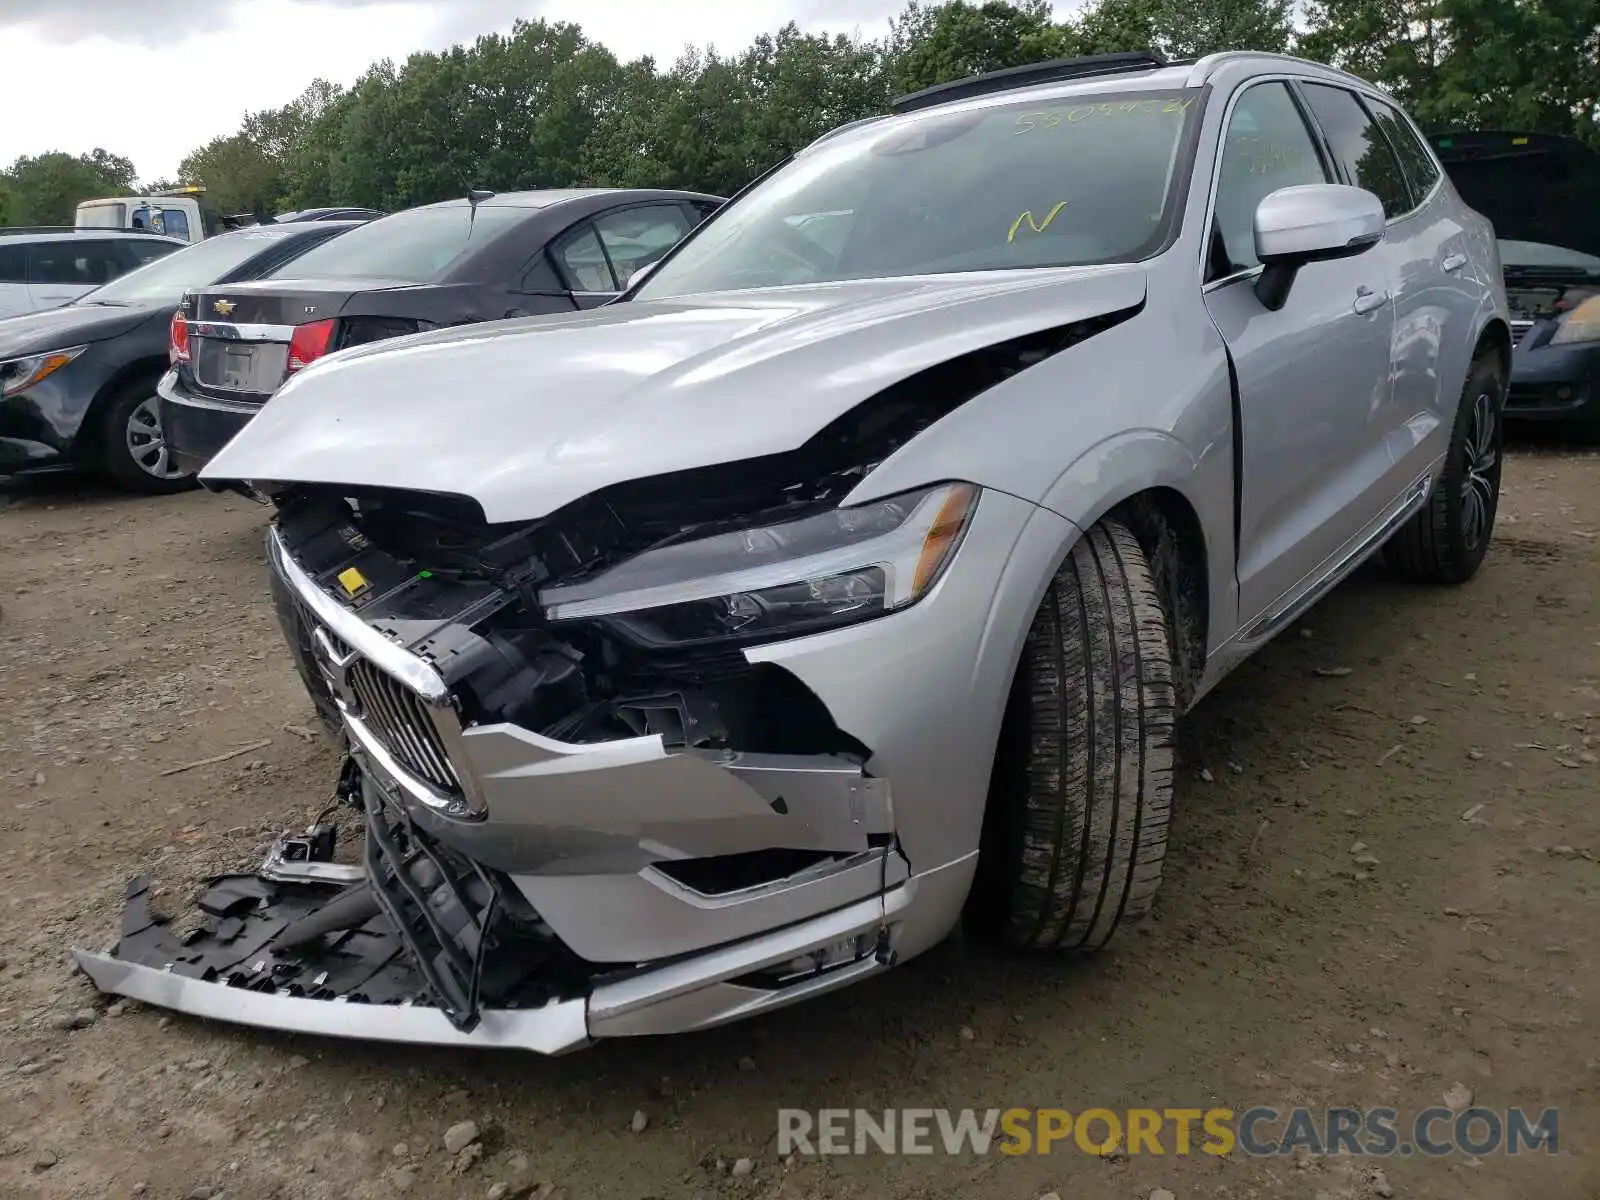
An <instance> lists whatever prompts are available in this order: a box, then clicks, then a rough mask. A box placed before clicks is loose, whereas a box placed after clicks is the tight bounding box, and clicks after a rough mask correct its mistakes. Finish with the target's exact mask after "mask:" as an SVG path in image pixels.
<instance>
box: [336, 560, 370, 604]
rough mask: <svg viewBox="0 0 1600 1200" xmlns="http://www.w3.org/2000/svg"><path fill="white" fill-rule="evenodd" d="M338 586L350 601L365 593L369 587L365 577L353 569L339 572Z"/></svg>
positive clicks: (347, 568) (349, 568)
mask: <svg viewBox="0 0 1600 1200" xmlns="http://www.w3.org/2000/svg"><path fill="white" fill-rule="evenodd" d="M339 584H340V586H341V587H343V588H344V590H345V594H346V595H348V596H349V597H350V598H351V599H352V600H354V599H355V598H356V597H357V596H359V595H360V594H361V593H362V592H364V591H366V590H367V587H368V586H369V585H368V583H367V577H366V576H365V575H363V574H362V573H361V572H360V571H358V570H356V569H355V568H354V567H346V568H345V569H344V570H342V571H340V572H339Z"/></svg>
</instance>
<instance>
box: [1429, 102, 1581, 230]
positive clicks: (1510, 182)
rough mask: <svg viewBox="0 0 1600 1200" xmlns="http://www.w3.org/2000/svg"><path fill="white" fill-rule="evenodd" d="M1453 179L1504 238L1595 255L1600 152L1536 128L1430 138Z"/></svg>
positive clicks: (1456, 185) (1469, 202)
mask: <svg viewBox="0 0 1600 1200" xmlns="http://www.w3.org/2000/svg"><path fill="white" fill-rule="evenodd" d="M1432 140H1433V145H1434V149H1435V150H1436V151H1437V152H1438V154H1439V161H1440V162H1442V163H1443V164H1444V169H1445V171H1446V172H1447V173H1448V174H1449V176H1450V182H1451V183H1453V184H1454V185H1455V189H1456V191H1457V192H1458V193H1460V195H1461V198H1462V199H1463V200H1465V201H1466V202H1467V204H1468V205H1469V206H1470V207H1472V208H1474V209H1476V210H1477V211H1478V212H1480V213H1482V214H1483V215H1484V216H1486V217H1488V218H1489V220H1490V221H1491V222H1492V223H1493V224H1494V232H1495V236H1496V237H1498V238H1501V239H1503V240H1509V241H1519V242H1541V243H1544V244H1546V245H1550V246H1564V247H1566V248H1567V249H1569V250H1576V251H1578V252H1579V253H1582V254H1590V255H1600V219H1597V217H1596V214H1597V213H1600V154H1597V153H1596V152H1595V151H1594V150H1592V149H1590V148H1589V147H1588V146H1586V145H1584V144H1583V143H1582V142H1580V141H1578V140H1577V139H1575V138H1568V137H1557V136H1554V135H1552V134H1539V133H1515V132H1511V133H1506V132H1482V133H1447V134H1438V135H1435V136H1434V137H1433V139H1432Z"/></svg>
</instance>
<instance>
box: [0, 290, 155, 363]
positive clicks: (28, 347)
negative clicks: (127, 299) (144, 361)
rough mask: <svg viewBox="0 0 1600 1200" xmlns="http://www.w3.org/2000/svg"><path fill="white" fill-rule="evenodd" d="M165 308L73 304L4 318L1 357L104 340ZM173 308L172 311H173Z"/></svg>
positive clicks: (1, 331) (136, 324) (37, 352)
mask: <svg viewBox="0 0 1600 1200" xmlns="http://www.w3.org/2000/svg"><path fill="white" fill-rule="evenodd" d="M160 311H162V310H161V309H160V308H158V307H153V306H150V305H143V304H141V305H135V306H128V307H122V306H118V307H111V306H109V305H95V304H69V305H67V306H66V307H65V308H49V309H45V310H44V311H43V312H36V313H27V314H25V315H23V316H20V317H9V318H7V319H6V320H4V321H0V359H6V358H17V357H19V356H21V355H24V354H42V353H44V352H45V351H46V350H61V349H65V348H66V347H68V346H81V345H83V344H84V343H85V342H103V341H105V339H106V338H113V337H116V336H118V335H119V334H123V333H127V332H128V330H130V329H133V328H134V327H136V326H138V325H142V324H144V322H146V321H148V320H149V319H150V318H151V317H152V316H153V315H155V314H156V313H158V312H160ZM169 311H170V310H169Z"/></svg>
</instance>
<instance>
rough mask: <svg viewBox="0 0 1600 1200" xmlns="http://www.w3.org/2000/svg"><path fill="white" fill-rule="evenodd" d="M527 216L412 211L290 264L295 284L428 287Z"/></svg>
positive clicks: (518, 211)
mask: <svg viewBox="0 0 1600 1200" xmlns="http://www.w3.org/2000/svg"><path fill="white" fill-rule="evenodd" d="M529 214H530V210H529V209H526V208H509V207H505V206H501V205H494V206H491V205H488V204H480V205H479V206H478V215H477V219H476V220H474V219H472V213H471V209H470V208H469V207H468V206H467V205H465V204H452V205H450V206H448V207H446V208H413V209H412V210H411V211H409V212H403V213H396V214H395V215H394V216H392V217H384V218H383V219H382V220H378V221H373V222H372V223H371V224H368V225H363V226H361V227H360V228H358V229H352V230H351V231H350V232H349V233H347V234H345V235H344V236H343V237H338V238H335V239H334V240H333V241H331V242H327V243H325V244H324V245H321V246H318V247H317V248H316V249H315V250H312V251H309V252H308V253H306V254H303V255H301V256H300V257H299V258H298V259H296V260H295V264H294V275H295V277H296V278H299V279H395V280H401V281H403V282H406V283H430V282H432V281H433V280H435V279H437V278H439V276H441V275H443V274H444V272H445V270H446V269H447V268H448V267H449V266H450V265H451V264H452V263H454V262H455V261H456V260H457V259H458V258H460V257H461V256H462V255H463V254H465V253H466V252H467V250H468V249H469V248H472V249H476V248H477V247H478V246H481V245H483V243H484V242H486V241H488V240H489V239H490V238H493V237H495V236H496V235H498V234H500V233H503V232H504V231H505V230H507V229H509V228H510V227H511V226H512V225H515V224H517V223H518V222H519V221H523V220H525V219H526V218H527V217H528V216H529Z"/></svg>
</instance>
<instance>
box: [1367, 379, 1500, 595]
mask: <svg viewBox="0 0 1600 1200" xmlns="http://www.w3.org/2000/svg"><path fill="white" fill-rule="evenodd" d="M1505 392H1506V388H1505V368H1504V367H1502V366H1501V364H1500V356H1499V355H1497V354H1488V355H1485V356H1484V357H1482V358H1480V359H1478V360H1477V361H1476V362H1474V363H1473V364H1472V369H1471V370H1470V371H1468V372H1467V382H1466V386H1465V387H1463V388H1462V390H1461V401H1460V403H1459V404H1457V405H1456V419H1455V424H1454V425H1453V426H1452V427H1451V430H1450V448H1449V449H1448V450H1447V451H1446V452H1445V460H1444V469H1443V470H1442V471H1441V472H1440V474H1439V480H1438V482H1437V483H1435V484H1434V487H1433V494H1432V495H1431V496H1429V497H1428V503H1427V504H1425V505H1424V506H1423V507H1422V508H1421V510H1419V511H1418V512H1417V514H1416V515H1415V516H1413V517H1412V518H1411V519H1410V520H1409V521H1407V522H1406V523H1405V524H1404V525H1402V526H1401V527H1400V528H1399V529H1398V530H1397V531H1396V532H1395V534H1394V536H1393V537H1391V538H1390V539H1389V541H1388V543H1387V544H1386V545H1385V546H1384V548H1383V561H1384V563H1385V565H1387V566H1388V567H1389V568H1390V569H1391V570H1392V571H1394V572H1395V573H1396V574H1397V575H1400V576H1401V577H1402V578H1405V579H1410V580H1414V581H1416V582H1418V583H1465V582H1466V581H1467V580H1469V579H1471V578H1472V577H1473V576H1474V575H1476V574H1477V572H1478V568H1479V567H1480V566H1481V565H1482V564H1483V556H1484V554H1485V553H1487V552H1488V549H1489V539H1490V538H1491V537H1492V536H1493V535H1494V518H1495V513H1496V512H1497V511H1498V510H1499V507H1500V470H1501V467H1502V465H1503V464H1504V460H1505V450H1504V446H1505ZM1485 423H1487V424H1485Z"/></svg>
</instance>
